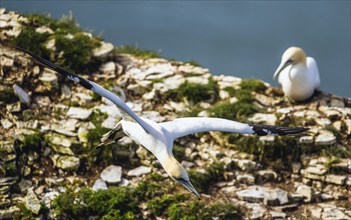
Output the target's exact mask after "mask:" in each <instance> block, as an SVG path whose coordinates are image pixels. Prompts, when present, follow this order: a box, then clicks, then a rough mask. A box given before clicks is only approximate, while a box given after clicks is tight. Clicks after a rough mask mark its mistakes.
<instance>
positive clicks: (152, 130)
mask: <svg viewBox="0 0 351 220" xmlns="http://www.w3.org/2000/svg"><path fill="white" fill-rule="evenodd" d="M17 48H18V47H17ZM18 49H19V50H22V51H23V52H25V53H27V54H29V55H31V56H32V57H34V58H35V59H36V60H38V61H39V62H40V63H42V64H44V65H45V66H47V67H49V68H51V69H53V70H55V71H57V72H58V73H60V74H62V75H64V76H66V77H68V78H69V79H70V80H73V81H75V82H76V83H79V84H81V85H82V86H84V87H85V88H87V89H90V90H92V91H94V92H95V93H97V94H99V95H101V96H103V97H105V98H107V99H109V100H110V101H112V102H113V103H114V104H116V105H117V106H118V107H119V108H120V109H122V110H123V111H122V112H123V116H124V117H123V119H122V120H121V121H120V122H119V123H118V124H117V125H116V126H115V128H114V129H112V130H111V131H110V132H108V133H107V134H105V135H104V136H103V137H102V139H101V141H102V143H101V144H100V145H99V146H103V145H107V144H110V143H113V142H115V141H117V140H119V139H120V138H121V137H123V136H124V134H126V135H128V136H129V137H130V138H131V139H132V140H133V141H135V142H136V143H138V144H140V145H142V146H144V147H145V148H146V149H148V150H149V151H150V152H151V153H153V154H154V155H155V157H156V158H157V159H158V160H159V161H160V163H161V165H162V166H163V168H164V169H165V171H166V172H167V174H168V175H169V176H170V177H171V178H172V179H174V180H175V181H177V182H179V183H180V184H182V185H183V186H184V187H185V188H186V189H188V190H189V191H190V192H192V193H194V194H195V195H196V196H198V197H199V196H200V195H199V193H198V192H197V191H196V189H195V188H194V186H193V185H192V184H191V182H190V179H189V176H188V174H187V172H186V170H185V169H184V168H183V167H182V166H181V165H180V163H179V162H178V161H177V160H176V159H175V157H174V155H173V152H172V150H173V142H174V140H175V139H176V138H179V137H182V136H185V135H189V134H193V133H196V132H206V131H214V130H216V131H224V132H237V133H241V134H257V135H267V134H275V135H290V134H298V133H301V132H304V131H306V130H307V129H306V128H287V127H276V126H269V125H250V124H244V123H240V122H235V121H231V120H227V119H221V118H179V119H175V120H173V121H169V122H163V123H156V122H155V121H152V120H149V119H146V118H142V117H139V116H137V115H136V114H135V113H134V112H133V111H132V110H131V109H130V108H129V107H128V106H127V105H126V104H125V103H124V102H123V101H122V100H121V99H120V98H119V97H118V96H117V95H115V94H113V93H112V92H110V91H108V90H106V89H104V88H103V87H101V86H100V85H98V84H96V83H94V82H91V81H89V80H86V79H84V78H82V77H80V76H77V75H75V74H73V73H70V72H68V71H66V70H64V69H63V68H61V67H59V66H56V65H55V64H53V63H51V62H50V61H48V60H45V59H43V58H41V57H38V56H36V55H35V54H33V53H31V52H29V51H26V50H24V49H22V48H18Z"/></svg>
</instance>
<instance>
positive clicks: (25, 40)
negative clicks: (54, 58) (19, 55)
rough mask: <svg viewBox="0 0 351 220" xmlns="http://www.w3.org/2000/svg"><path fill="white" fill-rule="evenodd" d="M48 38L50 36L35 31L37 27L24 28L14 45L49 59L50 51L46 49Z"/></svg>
mask: <svg viewBox="0 0 351 220" xmlns="http://www.w3.org/2000/svg"><path fill="white" fill-rule="evenodd" d="M48 38H49V34H47V33H44V34H41V33H38V32H36V31H35V27H32V26H23V29H22V31H21V33H20V34H19V35H18V37H17V38H15V39H14V44H15V45H17V46H19V47H21V48H24V49H26V50H28V51H31V52H33V53H35V54H36V55H38V56H41V57H44V58H46V59H48V58H49V57H50V51H49V50H48V49H47V48H46V47H45V43H46V41H47V40H48Z"/></svg>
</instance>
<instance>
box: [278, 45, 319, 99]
mask: <svg viewBox="0 0 351 220" xmlns="http://www.w3.org/2000/svg"><path fill="white" fill-rule="evenodd" d="M276 78H278V82H279V83H280V84H281V85H282V89H283V91H284V94H285V95H286V96H287V97H289V98H290V99H292V100H294V101H304V100H306V99H308V98H310V97H311V96H312V95H313V93H314V91H315V89H317V88H318V87H319V86H320V78H319V71H318V66H317V63H316V61H315V60H314V59H313V58H312V57H306V54H305V52H304V51H303V50H302V49H301V48H298V47H290V48H288V49H287V50H286V51H285V52H284V54H283V56H282V60H281V63H280V65H279V67H278V68H277V70H276V71H275V73H274V79H276Z"/></svg>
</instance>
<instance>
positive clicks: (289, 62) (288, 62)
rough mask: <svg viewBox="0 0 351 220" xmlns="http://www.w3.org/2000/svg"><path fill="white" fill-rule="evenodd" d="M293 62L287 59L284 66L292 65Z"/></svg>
mask: <svg viewBox="0 0 351 220" xmlns="http://www.w3.org/2000/svg"><path fill="white" fill-rule="evenodd" d="M293 62H294V61H293V60H292V59H288V60H287V61H286V62H285V63H286V64H292V63H293Z"/></svg>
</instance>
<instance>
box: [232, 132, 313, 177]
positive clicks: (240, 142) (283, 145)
mask: <svg viewBox="0 0 351 220" xmlns="http://www.w3.org/2000/svg"><path fill="white" fill-rule="evenodd" d="M228 143H229V144H232V145H234V146H235V149H237V150H239V151H241V152H245V153H248V154H253V155H255V156H256V157H257V159H258V160H259V162H260V163H262V164H263V165H266V166H270V165H274V164H275V163H276V162H277V161H280V160H281V161H283V164H282V165H284V166H285V168H287V169H288V168H289V166H290V165H289V164H290V163H291V162H294V161H299V160H300V156H301V155H302V154H303V153H307V152H309V151H311V150H314V149H312V148H311V147H310V146H304V145H300V144H298V140H297V139H296V138H295V137H289V136H282V137H276V139H275V141H274V142H272V143H263V142H261V141H259V137H256V136H245V135H240V134H229V135H228ZM282 168H283V167H280V168H279V169H278V170H281V169H282Z"/></svg>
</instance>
